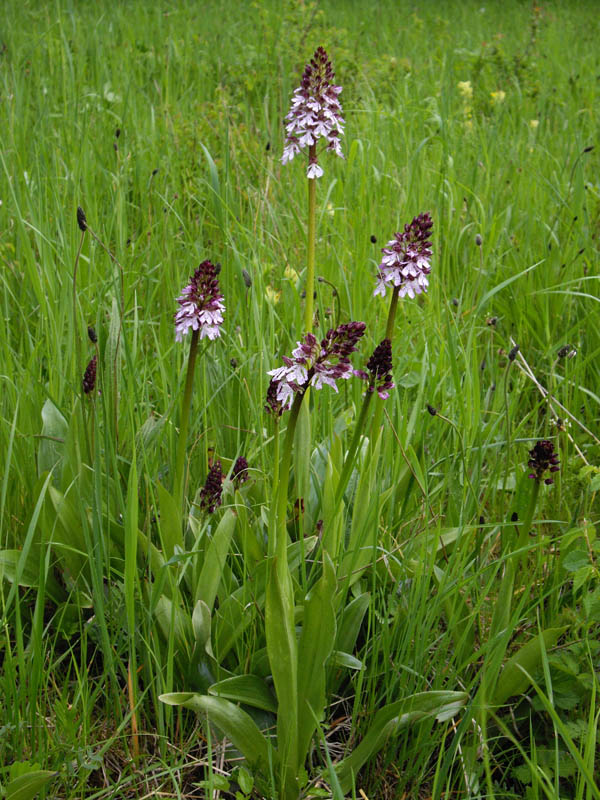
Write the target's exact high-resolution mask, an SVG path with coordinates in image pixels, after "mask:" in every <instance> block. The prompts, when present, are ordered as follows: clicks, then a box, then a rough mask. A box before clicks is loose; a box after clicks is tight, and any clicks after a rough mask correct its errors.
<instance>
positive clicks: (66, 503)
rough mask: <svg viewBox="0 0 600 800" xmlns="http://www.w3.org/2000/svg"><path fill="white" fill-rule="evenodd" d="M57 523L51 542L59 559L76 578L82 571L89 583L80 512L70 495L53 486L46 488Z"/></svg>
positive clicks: (81, 511)
mask: <svg viewBox="0 0 600 800" xmlns="http://www.w3.org/2000/svg"><path fill="white" fill-rule="evenodd" d="M48 494H49V496H50V499H51V501H52V505H53V506H54V510H55V512H56V516H57V518H58V524H57V525H55V526H54V530H53V533H52V544H53V547H54V549H55V551H56V553H57V555H58V556H59V558H60V560H61V561H62V562H63V564H64V565H65V566H66V567H67V569H68V570H69V572H70V573H71V576H72V578H73V579H74V580H76V579H77V578H78V577H79V575H80V574H81V573H82V572H84V574H85V576H86V579H87V581H88V583H89V563H88V555H87V546H86V541H85V535H84V532H83V523H82V521H81V516H80V514H81V513H83V510H82V509H78V510H76V508H75V506H74V504H73V501H72V500H71V497H70V496H67V495H63V494H62V492H59V491H58V489H56V488H55V487H54V486H50V487H49V488H48Z"/></svg>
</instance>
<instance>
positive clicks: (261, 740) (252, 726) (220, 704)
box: [159, 692, 276, 775]
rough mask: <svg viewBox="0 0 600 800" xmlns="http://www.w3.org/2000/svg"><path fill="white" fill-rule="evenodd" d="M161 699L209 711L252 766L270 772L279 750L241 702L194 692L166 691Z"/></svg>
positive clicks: (202, 711) (209, 715)
mask: <svg viewBox="0 0 600 800" xmlns="http://www.w3.org/2000/svg"><path fill="white" fill-rule="evenodd" d="M159 700H161V701H162V702H163V703H166V704H167V705H170V706H184V707H185V708H190V709H191V710H192V711H195V712H196V713H197V714H202V715H206V717H208V719H209V720H210V722H212V723H213V724H215V725H216V726H217V727H218V728H220V730H222V731H223V733H224V734H225V736H226V737H227V738H228V739H229V740H230V741H231V743H232V744H233V746H234V747H237V749H238V750H239V751H240V752H241V753H243V755H244V757H245V759H246V760H247V761H248V763H249V764H250V765H251V766H255V765H256V766H259V767H260V769H261V770H263V771H264V774H266V775H268V774H269V771H270V769H269V767H270V764H272V763H273V762H274V761H276V752H275V751H274V750H273V748H272V747H271V746H270V745H269V742H268V741H267V739H266V738H265V736H264V735H263V733H262V732H261V731H260V729H259V727H258V725H257V724H256V723H255V722H254V720H253V719H252V717H251V716H250V715H249V714H248V713H246V712H245V711H244V710H243V709H241V708H239V706H236V705H235V704H234V703H230V702H229V700H225V699H224V698H222V697H210V696H208V695H200V694H194V693H192V692H172V693H170V694H163V695H161V696H160V697H159Z"/></svg>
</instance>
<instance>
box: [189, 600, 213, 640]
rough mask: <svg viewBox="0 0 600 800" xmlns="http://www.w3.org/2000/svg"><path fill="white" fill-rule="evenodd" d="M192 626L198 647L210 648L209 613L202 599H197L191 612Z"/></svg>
mask: <svg viewBox="0 0 600 800" xmlns="http://www.w3.org/2000/svg"><path fill="white" fill-rule="evenodd" d="M192 627H193V629H194V636H195V637H196V643H197V644H198V645H200V647H204V648H206V647H208V648H210V629H211V613H210V608H209V607H208V606H207V605H206V603H205V602H204V601H203V600H198V602H197V603H196V605H195V606H194V612H193V614H192Z"/></svg>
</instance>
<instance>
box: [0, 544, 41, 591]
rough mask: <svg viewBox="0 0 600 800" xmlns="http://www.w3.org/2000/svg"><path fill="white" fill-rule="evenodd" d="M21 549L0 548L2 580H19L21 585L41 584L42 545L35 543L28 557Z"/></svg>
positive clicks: (0, 577) (13, 581) (12, 581)
mask: <svg viewBox="0 0 600 800" xmlns="http://www.w3.org/2000/svg"><path fill="white" fill-rule="evenodd" d="M22 555H23V552H22V551H21V550H0V580H1V579H2V578H5V579H6V580H7V581H8V582H9V583H15V582H16V581H18V585H19V586H30V587H31V586H33V587H37V586H39V582H40V547H39V545H33V546H32V547H31V549H30V550H29V553H28V554H27V557H26V558H22Z"/></svg>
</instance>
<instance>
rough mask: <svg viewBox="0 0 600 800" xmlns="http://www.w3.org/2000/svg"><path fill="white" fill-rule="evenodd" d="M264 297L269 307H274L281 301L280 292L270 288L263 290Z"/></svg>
mask: <svg viewBox="0 0 600 800" xmlns="http://www.w3.org/2000/svg"><path fill="white" fill-rule="evenodd" d="M265 295H266V296H267V300H268V301H269V303H271V305H273V306H275V305H277V303H278V302H279V301H280V300H281V292H279V291H277V289H274V288H273V287H272V286H267V287H266V289H265Z"/></svg>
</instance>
